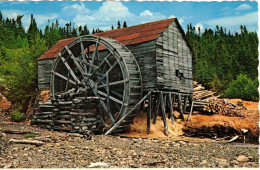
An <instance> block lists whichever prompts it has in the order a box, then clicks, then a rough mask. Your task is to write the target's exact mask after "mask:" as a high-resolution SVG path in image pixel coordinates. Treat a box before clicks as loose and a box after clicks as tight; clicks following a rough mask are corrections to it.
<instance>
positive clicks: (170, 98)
mask: <svg viewBox="0 0 260 170" xmlns="http://www.w3.org/2000/svg"><path fill="white" fill-rule="evenodd" d="M168 100H169V109H170V111H169V112H170V113H169V115H170V117H171V122H172V125H174V117H173V109H172V96H171V93H169V95H168Z"/></svg>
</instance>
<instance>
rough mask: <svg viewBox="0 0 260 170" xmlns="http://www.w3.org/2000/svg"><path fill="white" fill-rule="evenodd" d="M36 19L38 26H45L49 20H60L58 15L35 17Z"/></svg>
mask: <svg viewBox="0 0 260 170" xmlns="http://www.w3.org/2000/svg"><path fill="white" fill-rule="evenodd" d="M34 18H35V20H36V22H37V24H38V26H44V25H46V23H47V22H48V20H50V21H51V20H54V19H57V18H58V14H48V15H40V14H36V15H34Z"/></svg>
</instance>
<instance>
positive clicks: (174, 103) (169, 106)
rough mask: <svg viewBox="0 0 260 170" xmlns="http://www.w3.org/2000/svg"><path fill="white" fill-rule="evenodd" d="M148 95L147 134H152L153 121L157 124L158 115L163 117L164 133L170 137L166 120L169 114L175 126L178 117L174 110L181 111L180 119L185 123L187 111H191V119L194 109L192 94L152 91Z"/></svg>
mask: <svg viewBox="0 0 260 170" xmlns="http://www.w3.org/2000/svg"><path fill="white" fill-rule="evenodd" d="M148 94H149V96H148V97H147V98H148V106H147V107H148V108H147V134H149V133H150V129H151V123H150V122H151V120H152V122H153V124H156V121H157V116H158V115H160V116H162V120H163V124H164V133H165V135H166V136H168V125H167V120H166V115H167V114H168V119H171V123H172V125H174V120H175V119H177V117H175V116H174V115H173V111H174V110H178V111H179V113H180V116H179V117H178V118H180V119H182V120H183V121H184V114H185V113H186V112H187V110H189V116H188V119H187V120H189V119H190V117H191V114H192V107H193V102H192V94H183V93H179V92H167V91H150V92H149V93H148ZM188 103H189V107H188ZM187 108H188V109H187Z"/></svg>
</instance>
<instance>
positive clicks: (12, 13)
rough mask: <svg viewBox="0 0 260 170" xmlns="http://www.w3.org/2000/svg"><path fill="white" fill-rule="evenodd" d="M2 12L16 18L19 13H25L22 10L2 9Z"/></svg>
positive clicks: (6, 16) (5, 15)
mask: <svg viewBox="0 0 260 170" xmlns="http://www.w3.org/2000/svg"><path fill="white" fill-rule="evenodd" d="M1 12H2V14H3V16H4V17H5V18H16V17H17V15H23V12H22V11H20V10H2V11H1Z"/></svg>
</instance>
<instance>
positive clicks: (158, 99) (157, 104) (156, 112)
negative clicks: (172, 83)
mask: <svg viewBox="0 0 260 170" xmlns="http://www.w3.org/2000/svg"><path fill="white" fill-rule="evenodd" d="M159 96H160V95H156V97H155V99H156V101H157V102H156V107H155V112H154V117H153V124H156V119H157V116H158V113H159V110H160V109H159V108H160V103H161V102H160V97H159Z"/></svg>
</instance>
